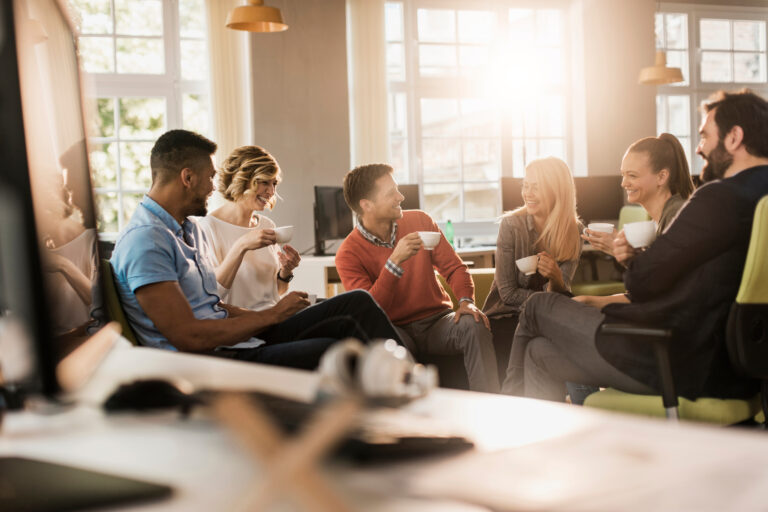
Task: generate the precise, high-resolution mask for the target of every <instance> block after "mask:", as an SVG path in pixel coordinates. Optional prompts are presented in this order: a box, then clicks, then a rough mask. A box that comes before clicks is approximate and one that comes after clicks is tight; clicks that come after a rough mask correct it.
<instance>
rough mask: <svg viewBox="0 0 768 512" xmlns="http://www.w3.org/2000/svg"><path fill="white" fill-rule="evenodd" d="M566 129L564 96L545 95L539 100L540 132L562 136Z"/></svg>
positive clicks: (544, 134)
mask: <svg viewBox="0 0 768 512" xmlns="http://www.w3.org/2000/svg"><path fill="white" fill-rule="evenodd" d="M564 130H565V108H564V101H563V98H562V96H545V97H542V98H541V99H540V100H539V126H538V134H539V135H543V136H546V137H562V136H563V135H564V133H563V132H564Z"/></svg>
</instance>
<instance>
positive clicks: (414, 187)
mask: <svg viewBox="0 0 768 512" xmlns="http://www.w3.org/2000/svg"><path fill="white" fill-rule="evenodd" d="M397 188H398V190H400V193H401V194H403V197H405V199H403V202H402V203H400V208H402V209H403V210H421V200H420V199H419V185H418V184H405V185H398V186H397Z"/></svg>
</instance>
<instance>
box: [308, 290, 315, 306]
mask: <svg viewBox="0 0 768 512" xmlns="http://www.w3.org/2000/svg"><path fill="white" fill-rule="evenodd" d="M307 300H308V301H309V305H310V306H314V305H315V302H317V294H316V293H310V294H307Z"/></svg>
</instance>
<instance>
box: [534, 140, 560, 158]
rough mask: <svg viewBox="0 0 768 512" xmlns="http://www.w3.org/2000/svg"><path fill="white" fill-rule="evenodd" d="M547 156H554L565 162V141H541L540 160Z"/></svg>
mask: <svg viewBox="0 0 768 512" xmlns="http://www.w3.org/2000/svg"><path fill="white" fill-rule="evenodd" d="M547 156H554V157H557V158H559V159H561V160H565V141H564V140H563V139H539V156H538V158H544V157H547ZM529 161H530V160H529Z"/></svg>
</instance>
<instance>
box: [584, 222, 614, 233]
mask: <svg viewBox="0 0 768 512" xmlns="http://www.w3.org/2000/svg"><path fill="white" fill-rule="evenodd" d="M587 229H588V230H590V231H597V232H599V233H608V234H610V233H613V224H609V223H607V222H591V223H590V224H589V225H588V226H587Z"/></svg>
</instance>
